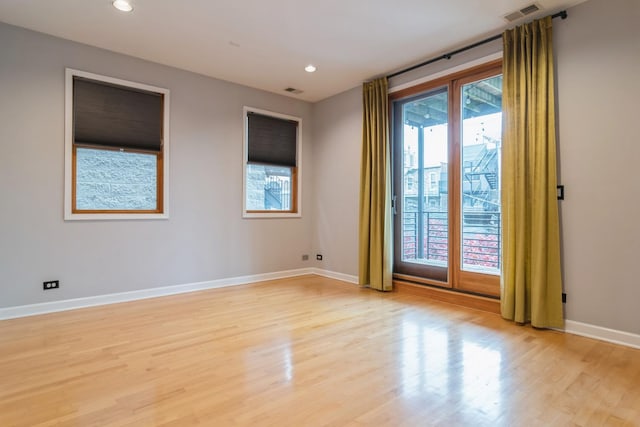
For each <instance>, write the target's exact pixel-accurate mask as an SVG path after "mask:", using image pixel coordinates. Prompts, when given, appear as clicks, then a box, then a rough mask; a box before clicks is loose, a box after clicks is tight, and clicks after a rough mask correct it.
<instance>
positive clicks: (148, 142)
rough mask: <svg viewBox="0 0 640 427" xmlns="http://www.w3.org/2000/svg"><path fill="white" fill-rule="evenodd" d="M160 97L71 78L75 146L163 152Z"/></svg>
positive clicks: (156, 94)
mask: <svg viewBox="0 0 640 427" xmlns="http://www.w3.org/2000/svg"><path fill="white" fill-rule="evenodd" d="M162 103H163V95H162V94H160V93H155V92H148V91H143V90H140V89H135V88H131V87H125V86H119V85H114V84H110V83H106V82H100V81H96V80H89V79H85V78H80V77H74V78H73V140H74V142H75V143H83V144H91V145H102V146H109V147H119V148H132V149H142V150H151V151H160V150H162V108H163V106H162Z"/></svg>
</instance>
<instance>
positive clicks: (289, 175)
mask: <svg viewBox="0 0 640 427" xmlns="http://www.w3.org/2000/svg"><path fill="white" fill-rule="evenodd" d="M244 120H245V127H244V129H245V131H244V208H243V216H244V217H245V218H255V217H290V216H292V217H299V216H300V214H301V212H300V185H299V182H300V158H301V156H300V127H301V122H302V121H301V119H299V118H297V117H292V116H287V115H284V114H278V113H272V112H269V111H264V110H258V109H255V108H249V107H245V108H244Z"/></svg>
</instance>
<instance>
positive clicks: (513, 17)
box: [504, 4, 542, 22]
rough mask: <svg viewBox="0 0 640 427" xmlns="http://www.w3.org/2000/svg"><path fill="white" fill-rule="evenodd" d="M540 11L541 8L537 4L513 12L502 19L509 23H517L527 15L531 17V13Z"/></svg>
mask: <svg viewBox="0 0 640 427" xmlns="http://www.w3.org/2000/svg"><path fill="white" fill-rule="evenodd" d="M541 9H542V7H540V6H539V5H537V4H530V5H529V6H526V7H523V8H522V9H520V10H516V11H515V12H511V13H509V14H507V15H505V16H504V19H506V20H507V21H509V22H513V21H517V20H518V19H520V18H524V17H525V16H527V15H531V14H532V13H535V12H537V11H539V10H541Z"/></svg>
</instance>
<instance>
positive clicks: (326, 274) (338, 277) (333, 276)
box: [311, 268, 358, 285]
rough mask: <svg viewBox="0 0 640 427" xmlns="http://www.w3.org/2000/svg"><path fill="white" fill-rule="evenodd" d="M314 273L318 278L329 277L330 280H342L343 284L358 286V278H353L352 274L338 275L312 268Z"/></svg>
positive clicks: (333, 272)
mask: <svg viewBox="0 0 640 427" xmlns="http://www.w3.org/2000/svg"><path fill="white" fill-rule="evenodd" d="M311 270H312V273H313V274H317V275H318V276H323V277H328V278H330V279H336V280H342V281H343V282H349V283H355V284H356V285H357V284H358V276H352V275H350V274H344V273H337V272H335V271H329V270H323V269H321V268H312V269H311Z"/></svg>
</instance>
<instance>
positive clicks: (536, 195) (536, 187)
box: [501, 17, 563, 328]
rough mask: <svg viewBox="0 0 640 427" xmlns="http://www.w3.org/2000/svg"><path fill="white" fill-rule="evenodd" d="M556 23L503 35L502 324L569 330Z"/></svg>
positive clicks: (536, 23)
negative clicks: (559, 173)
mask: <svg viewBox="0 0 640 427" xmlns="http://www.w3.org/2000/svg"><path fill="white" fill-rule="evenodd" d="M551 20H552V18H551V17H547V18H543V19H540V20H537V21H534V22H532V23H530V24H526V25H522V26H519V27H517V28H514V29H512V30H507V31H505V33H504V34H503V43H504V57H503V111H504V117H503V149H502V153H503V154H502V155H503V158H502V173H503V178H502V215H503V254H502V258H503V266H502V269H503V270H502V279H501V280H502V286H501V298H502V299H501V309H502V316H503V317H504V318H506V319H510V320H514V321H516V322H518V323H528V322H531V324H532V325H533V326H535V327H540V328H550V327H562V326H563V313H562V274H561V266H560V232H559V219H558V201H557V194H556V185H557V179H556V127H555V93H554V74H553V73H554V64H553V48H552V22H551Z"/></svg>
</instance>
